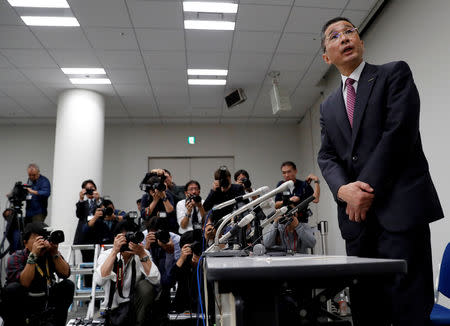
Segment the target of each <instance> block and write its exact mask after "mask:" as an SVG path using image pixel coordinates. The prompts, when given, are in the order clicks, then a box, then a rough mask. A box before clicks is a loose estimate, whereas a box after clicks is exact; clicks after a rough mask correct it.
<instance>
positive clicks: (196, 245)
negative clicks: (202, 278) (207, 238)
mask: <svg viewBox="0 0 450 326" xmlns="http://www.w3.org/2000/svg"><path fill="white" fill-rule="evenodd" d="M190 247H191V250H192V253H193V254H194V255H196V256H201V255H202V243H201V242H200V241H194V242H192V243H191V244H190Z"/></svg>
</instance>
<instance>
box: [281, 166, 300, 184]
mask: <svg viewBox="0 0 450 326" xmlns="http://www.w3.org/2000/svg"><path fill="white" fill-rule="evenodd" d="M281 173H282V174H283V178H284V181H289V180H292V181H295V179H296V177H297V170H296V169H294V168H293V167H292V166H290V165H285V166H283V167H281Z"/></svg>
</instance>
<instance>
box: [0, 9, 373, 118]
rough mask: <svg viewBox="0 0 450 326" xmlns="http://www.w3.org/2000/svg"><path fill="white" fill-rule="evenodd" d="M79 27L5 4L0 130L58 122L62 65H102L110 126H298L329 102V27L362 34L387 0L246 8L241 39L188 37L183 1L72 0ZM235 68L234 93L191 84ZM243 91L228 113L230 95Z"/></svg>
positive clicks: (211, 34) (230, 81)
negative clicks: (194, 77)
mask: <svg viewBox="0 0 450 326" xmlns="http://www.w3.org/2000/svg"><path fill="white" fill-rule="evenodd" d="M68 2H69V4H70V7H71V11H72V13H73V15H74V16H75V17H76V18H77V19H78V21H79V22H80V25H81V26H80V27H28V26H26V25H25V24H24V23H23V22H22V20H21V19H20V17H19V15H18V13H19V11H20V10H17V8H12V7H11V6H10V5H9V3H8V2H7V1H6V0H0V124H13V125H14V124H43V123H54V121H55V117H56V106H57V98H58V94H59V93H60V92H61V91H63V90H65V89H70V88H74V87H76V86H74V85H72V84H71V83H70V82H69V78H68V77H67V76H66V75H64V74H63V73H62V71H61V70H60V68H61V67H103V68H105V70H106V72H107V75H108V77H109V78H110V79H111V81H112V85H92V86H86V85H80V87H81V86H82V88H87V89H92V90H95V91H98V92H100V93H102V94H103V95H104V96H105V97H106V119H107V121H108V122H109V123H123V122H129V123H135V124H141V123H156V124H161V123H250V122H251V123H296V122H297V121H299V120H300V119H301V118H302V116H303V115H304V113H305V111H306V110H307V109H308V108H309V107H311V105H312V104H313V103H314V102H315V101H316V100H317V98H318V97H319V96H320V91H321V88H320V87H319V86H318V82H319V81H320V79H321V78H322V77H323V75H324V74H325V72H326V71H327V69H328V67H327V66H326V65H325V64H324V63H323V62H322V60H321V51H320V28H321V25H322V24H323V22H325V21H326V20H327V19H329V18H332V17H334V16H345V17H348V18H350V19H351V20H352V21H353V23H354V24H355V25H356V26H361V25H362V24H363V23H364V22H366V21H367V18H368V17H369V16H370V15H372V14H373V9H374V7H376V6H378V5H379V2H380V1H378V0H240V1H239V10H238V13H237V15H236V30H235V31H201V30H187V31H185V30H184V29H183V19H184V17H185V16H186V14H184V13H183V11H182V2H181V1H178V0H160V1H157V0H68ZM188 67H189V68H216V69H228V70H229V75H228V77H227V85H226V86H188V85H187V76H186V69H187V68H188ZM272 70H277V71H280V72H281V76H280V85H281V87H282V88H284V89H286V90H287V91H288V94H289V95H290V97H291V102H292V111H290V112H283V113H280V114H277V115H273V114H272V109H271V105H270V97H269V95H268V92H269V90H270V87H271V81H270V77H268V76H267V74H268V72H270V71H272ZM233 88H243V89H244V90H245V93H246V95H247V101H246V102H244V103H243V104H241V105H239V106H237V107H235V108H233V109H231V110H229V109H227V107H226V105H225V103H224V99H223V98H224V95H225V94H227V93H228V92H229V91H230V90H231V89H233Z"/></svg>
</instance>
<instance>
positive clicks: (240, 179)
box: [234, 170, 253, 193]
mask: <svg viewBox="0 0 450 326" xmlns="http://www.w3.org/2000/svg"><path fill="white" fill-rule="evenodd" d="M234 181H235V182H236V184H239V185H241V186H242V187H244V191H245V193H251V192H253V189H252V182H251V181H250V175H249V174H248V172H247V171H245V170H237V171H236V172H235V173H234Z"/></svg>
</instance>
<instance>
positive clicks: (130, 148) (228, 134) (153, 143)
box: [0, 125, 300, 237]
mask: <svg viewBox="0 0 450 326" xmlns="http://www.w3.org/2000/svg"><path fill="white" fill-rule="evenodd" d="M54 130H55V126H54V125H52V126H40V127H36V126H34V127H30V126H14V127H4V126H2V128H0V153H2V155H1V156H0V166H1V167H2V173H0V195H1V196H2V197H1V198H4V200H3V201H2V203H1V204H2V205H1V209H2V210H3V209H4V208H5V205H6V204H7V201H6V197H5V194H6V193H7V192H9V191H10V190H11V188H12V186H13V185H14V182H15V181H17V180H21V181H26V180H27V175H26V167H27V164H28V163H29V162H36V163H38V164H39V165H40V167H41V172H42V174H43V175H45V176H47V177H48V178H49V179H50V181H52V180H53V179H52V171H53V157H54V153H53V151H54V137H55V132H54ZM192 135H194V136H196V140H197V144H195V145H188V144H187V136H192ZM298 147H299V142H298V135H297V126H296V125H277V126H274V125H252V126H243V125H241V126H231V125H212V126H208V125H189V126H184V125H172V126H154V125H139V126H129V125H111V126H106V128H105V149H104V168H103V186H100V185H98V186H99V188H100V189H101V190H102V194H105V195H109V196H111V198H112V200H113V201H114V203H115V205H116V207H118V208H121V209H124V210H127V211H128V210H135V209H136V208H135V207H136V199H137V198H138V197H140V196H141V195H142V192H141V191H140V190H139V189H138V184H139V182H140V181H141V179H142V177H143V176H144V174H145V172H146V171H147V165H148V157H149V156H152V157H158V156H183V157H186V156H234V157H235V167H236V168H237V169H240V168H243V169H246V170H248V171H249V173H250V176H251V179H252V181H253V183H254V184H256V185H260V186H262V185H268V186H269V187H270V188H273V187H274V186H275V185H276V183H277V181H279V180H280V179H281V173H280V164H281V162H282V161H284V160H293V161H295V162H298V161H299V159H300V156H299V152H298ZM86 164H89V159H88V158H86ZM70 176H71V173H70V171H67V178H70ZM89 177H90V176H86V178H89ZM174 180H175V182H176V181H177V180H176V175H174ZM94 181H95V180H94ZM183 182H184V180H183ZM180 183H182V182H180ZM80 185H81V183H80ZM72 197H73V198H72V202H73V206H71V207H68V208H67V214H71V215H72V216H73V224H71V225H67V226H66V227H65V231H66V233H67V234H68V235H70V234H73V232H74V230H75V228H76V224H77V219H76V217H75V202H76V201H77V200H78V192H76V193H73V194H72ZM50 204H51V200H50ZM49 211H51V210H49ZM51 218H52V217H51V216H49V217H48V218H47V220H48V221H49V223H50V224H52V223H51ZM54 218H56V217H54ZM0 224H1V223H0ZM68 237H69V236H68Z"/></svg>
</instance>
